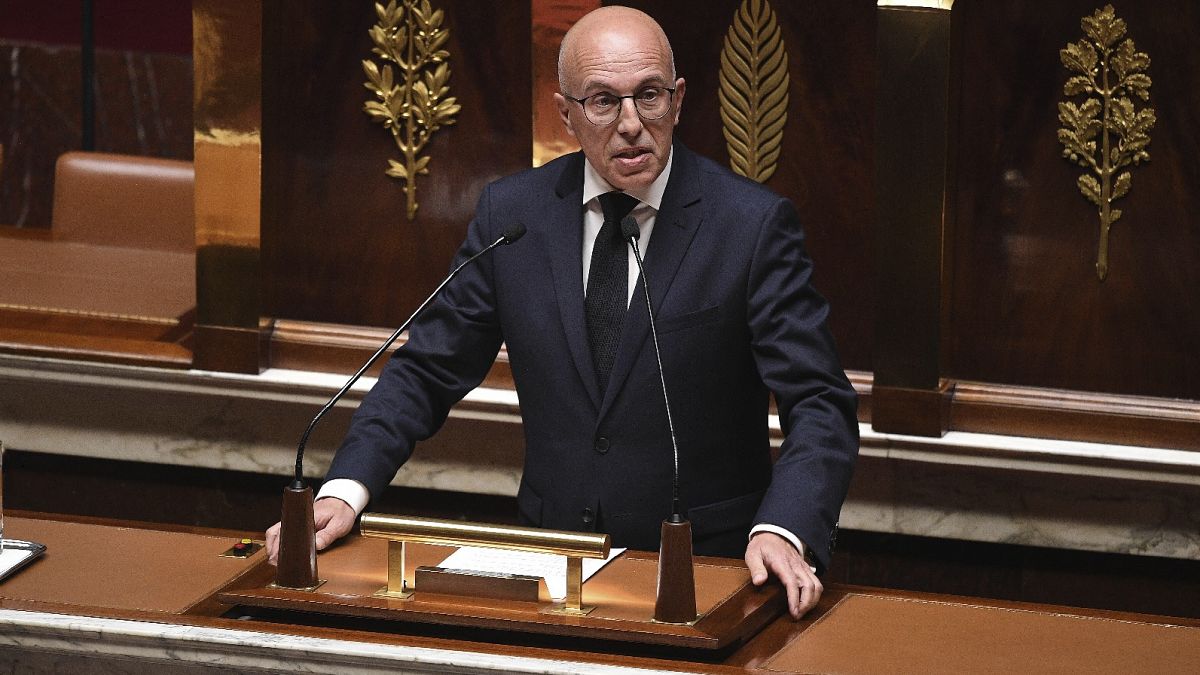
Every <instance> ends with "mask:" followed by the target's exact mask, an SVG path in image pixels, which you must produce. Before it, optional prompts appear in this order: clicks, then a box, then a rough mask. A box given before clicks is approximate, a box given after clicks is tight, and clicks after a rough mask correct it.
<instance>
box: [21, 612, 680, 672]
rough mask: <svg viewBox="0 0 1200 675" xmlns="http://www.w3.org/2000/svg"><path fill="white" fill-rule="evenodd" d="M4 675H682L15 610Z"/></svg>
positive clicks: (371, 643) (425, 648) (575, 663)
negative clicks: (253, 674) (228, 674)
mask: <svg viewBox="0 0 1200 675" xmlns="http://www.w3.org/2000/svg"><path fill="white" fill-rule="evenodd" d="M51 668H52V670H51ZM0 671H4V672H14V673H16V672H30V671H33V672H64V673H65V672H70V673H112V674H116V673H147V672H154V673H166V674H168V675H182V674H184V673H193V672H196V673H199V672H203V673H213V672H237V673H246V672H266V673H273V672H278V673H332V672H337V673H351V674H353V673H385V672H386V673H542V674H546V675H549V674H552V673H553V674H558V673H561V674H562V675H572V674H579V675H593V674H594V675H645V674H647V673H669V672H676V671H663V670H645V669H641V668H628V667H620V666H609V665H600V664H589V663H579V662H576V661H568V660H565V659H564V660H554V659H539V658H531V657H521V656H501V655H495V654H481V653H478V652H467V651H456V650H449V649H432V648H428V647H406V646H397V645H386V644H378V643H374V642H351V641H347V640H333V639H326V638H310V637H301V636H295V635H284V634H278V633H264V632H259V631H250V630H230V629H222V628H203V627H197V626H181V625H174V624H166V623H154V622H145V621H129V620H124V619H104V618H94V617H85V616H67V615H62V614H49V613H45V612H27V611H19V610H7V609H0Z"/></svg>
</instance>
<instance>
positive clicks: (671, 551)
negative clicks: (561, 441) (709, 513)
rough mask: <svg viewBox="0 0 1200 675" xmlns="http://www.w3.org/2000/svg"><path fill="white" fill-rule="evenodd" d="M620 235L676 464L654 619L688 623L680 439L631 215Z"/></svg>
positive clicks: (692, 585) (691, 576)
mask: <svg viewBox="0 0 1200 675" xmlns="http://www.w3.org/2000/svg"><path fill="white" fill-rule="evenodd" d="M621 236H622V237H624V238H625V239H626V240H627V241H628V242H629V246H630V247H632V248H633V259H634V260H636V261H637V266H638V273H639V274H641V275H642V292H643V293H645V295H646V313H647V314H648V315H649V317H650V337H651V338H652V339H653V341H654V359H655V361H656V362H657V363H658V380H659V382H660V383H661V384H662V393H663V404H664V405H665V406H666V409H667V428H668V430H670V432H671V450H672V452H673V456H674V460H675V465H674V468H675V470H674V473H673V474H672V477H671V517H670V518H668V519H666V520H664V521H663V523H662V531H661V537H660V539H659V548H658V590H657V595H656V597H655V600H654V620H655V621H661V622H663V623H689V622H691V621H694V620H695V619H696V578H695V573H694V571H693V568H692V524H691V523H690V522H688V520H687V519H686V518H684V517H683V515H682V514H680V512H679V440H678V438H677V437H676V435H675V422H674V420H673V419H672V417H671V399H670V397H669V396H668V395H667V378H666V375H665V374H663V365H662V351H660V350H659V348H658V328H657V327H656V326H655V323H654V307H653V306H652V305H651V303H650V280H649V279H648V278H646V267H645V265H643V264H642V252H641V249H639V248H638V239H640V238H641V236H642V233H641V231H640V230H639V229H638V224H637V221H636V220H634V219H633V216H625V218H624V219H623V220H622V221H621Z"/></svg>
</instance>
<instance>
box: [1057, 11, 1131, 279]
mask: <svg viewBox="0 0 1200 675" xmlns="http://www.w3.org/2000/svg"><path fill="white" fill-rule="evenodd" d="M1080 25H1081V26H1082V27H1083V32H1084V35H1085V36H1086V37H1085V38H1084V39H1081V40H1080V41H1079V42H1074V43H1071V44H1068V45H1067V47H1066V49H1063V50H1061V51H1059V57H1060V58H1061V59H1062V63H1063V65H1064V66H1066V68H1067V70H1069V71H1071V72H1072V73H1075V74H1074V75H1072V76H1071V77H1070V78H1069V79H1068V80H1067V82H1066V84H1065V85H1063V93H1064V94H1065V95H1066V96H1068V97H1071V96H1079V95H1084V96H1086V97H1087V98H1086V99H1085V100H1084V101H1083V103H1082V104H1080V105H1075V103H1073V102H1071V101H1070V100H1066V101H1064V102H1062V103H1059V104H1058V121H1059V122H1061V123H1062V124H1063V128H1061V129H1059V130H1058V140H1059V142H1060V143H1062V145H1063V157H1066V158H1067V159H1070V160H1071V161H1072V162H1075V163H1077V164H1079V166H1082V167H1084V168H1085V169H1090V170H1091V172H1090V173H1085V174H1083V175H1082V176H1080V177H1079V180H1078V181H1077V184H1078V185H1079V190H1080V192H1082V193H1083V196H1084V197H1086V198H1087V199H1088V201H1090V202H1092V203H1093V204H1095V205H1096V206H1097V207H1098V210H1099V212H1100V244H1099V250H1098V253H1097V257H1096V276H1098V277H1099V278H1100V280H1101V281H1103V280H1104V279H1105V278H1107V277H1108V233H1109V229H1110V228H1111V227H1112V224H1113V223H1115V222H1117V220H1118V219H1119V218H1120V217H1121V210H1120V209H1114V208H1112V203H1113V202H1114V201H1116V200H1118V199H1120V198H1121V197H1124V196H1125V195H1126V194H1128V193H1129V188H1130V186H1131V184H1132V181H1133V177H1132V176H1131V175H1130V172H1129V171H1128V170H1125V171H1122V169H1125V168H1126V167H1128V166H1129V165H1130V164H1140V163H1141V162H1144V161H1148V160H1149V159H1150V153H1149V152H1148V151H1147V150H1146V148H1147V147H1148V146H1149V145H1150V134H1149V132H1150V128H1151V127H1153V126H1154V122H1155V116H1154V109H1153V108H1149V107H1146V108H1143V109H1142V110H1137V109H1135V108H1134V104H1133V101H1132V100H1131V99H1130V96H1131V95H1132V96H1136V97H1138V98H1139V99H1141V100H1142V101H1143V102H1145V101H1149V100H1150V77H1149V76H1148V75H1146V70H1147V69H1148V68H1149V67H1150V57H1149V56H1147V55H1146V54H1145V53H1144V52H1139V51H1136V50H1135V48H1134V46H1133V40H1132V39H1127V40H1125V41H1123V42H1121V43H1120V44H1119V45H1118V44H1117V42H1118V41H1119V40H1121V38H1122V37H1124V35H1125V22H1124V21H1122V20H1121V19H1119V18H1117V16H1116V13H1115V12H1114V11H1113V7H1112V5H1106V6H1105V7H1104V9H1100V10H1096V13H1095V14H1093V15H1092V16H1090V17H1084V18H1083V20H1082V21H1080ZM1097 144H1098V145H1099V147H1097ZM1093 174H1095V175H1093ZM1097 179H1099V180H1097Z"/></svg>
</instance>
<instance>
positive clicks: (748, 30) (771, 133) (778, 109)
mask: <svg viewBox="0 0 1200 675" xmlns="http://www.w3.org/2000/svg"><path fill="white" fill-rule="evenodd" d="M787 63H788V59H787V49H786V48H785V47H784V44H783V37H782V34H781V30H780V28H779V23H778V21H776V19H775V12H774V10H772V9H771V5H770V4H769V3H767V2H766V0H744V1H743V2H742V5H741V7H740V8H739V9H738V11H737V12H736V13H735V14H734V20H733V24H732V25H730V26H729V30H728V31H727V32H726V34H725V46H724V47H723V48H722V49H721V71H720V85H721V86H720V89H719V91H718V97H719V99H720V103H721V122H722V131H723V133H724V135H725V147H726V149H727V150H728V151H729V165H730V168H731V169H733V170H734V171H735V172H737V173H739V174H741V175H743V176H746V177H747V178H751V179H753V180H756V181H758V182H760V183H763V182H766V180H767V179H768V178H770V177H771V176H772V174H774V173H775V169H776V168H777V166H778V160H779V153H780V151H781V150H782V148H783V127H784V125H785V124H786V123H787V108H788V85H789V83H790V81H791V79H790V77H789V76H788V69H787Z"/></svg>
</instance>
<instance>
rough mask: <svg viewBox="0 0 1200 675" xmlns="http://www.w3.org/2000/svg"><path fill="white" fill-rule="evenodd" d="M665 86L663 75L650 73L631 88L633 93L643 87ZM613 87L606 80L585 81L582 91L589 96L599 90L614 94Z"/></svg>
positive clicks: (597, 92)
mask: <svg viewBox="0 0 1200 675" xmlns="http://www.w3.org/2000/svg"><path fill="white" fill-rule="evenodd" d="M665 86H667V80H666V79H665V78H664V77H662V76H661V75H651V76H649V77H647V78H645V79H644V80H642V81H641V82H638V83H637V85H635V86H634V88H633V93H637V92H639V91H641V90H643V89H645V88H646V87H665ZM615 89H616V87H613V86H611V85H610V84H609V83H607V82H596V81H591V82H588V81H585V82H584V83H583V92H584V93H585V94H587V95H589V96H590V95H592V94H599V93H601V92H608V93H612V94H616V93H618V92H616V91H615Z"/></svg>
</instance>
